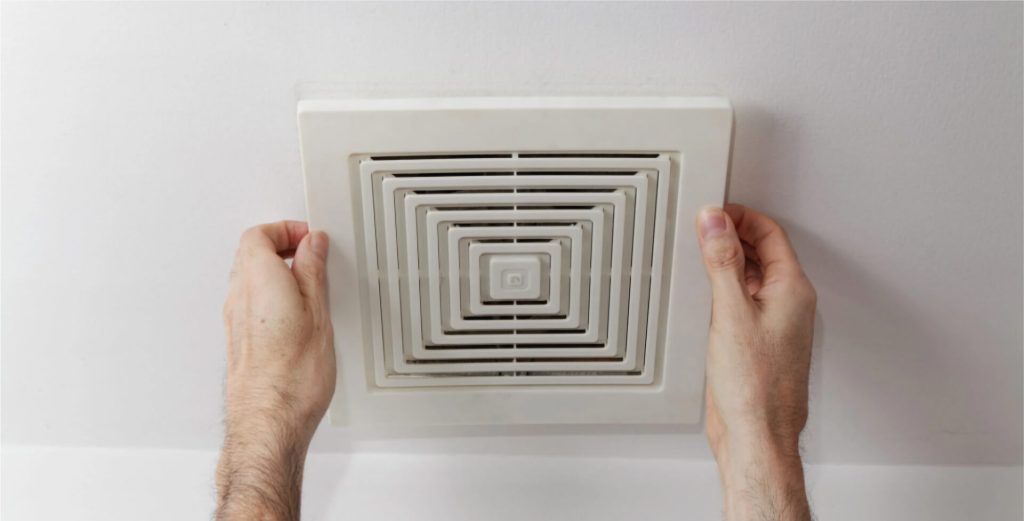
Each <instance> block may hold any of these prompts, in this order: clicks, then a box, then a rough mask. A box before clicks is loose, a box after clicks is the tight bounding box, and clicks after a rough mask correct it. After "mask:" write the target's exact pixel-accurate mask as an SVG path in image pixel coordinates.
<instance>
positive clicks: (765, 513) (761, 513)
mask: <svg viewBox="0 0 1024 521" xmlns="http://www.w3.org/2000/svg"><path fill="white" fill-rule="evenodd" d="M715 457H716V459H717V461H718V467H719V469H720V474H721V480H722V493H723V496H724V497H723V500H724V504H725V519H726V520H728V521H809V520H810V519H811V512H810V507H809V506H808V504H807V493H806V490H805V489H804V472H803V465H802V463H801V461H800V454H799V450H798V447H797V442H796V440H793V441H792V442H788V441H787V442H782V441H778V440H773V439H771V438H770V437H768V436H761V435H753V434H745V435H742V436H736V437H732V438H730V439H726V440H722V444H721V446H720V447H719V450H718V451H717V452H716V455H715Z"/></svg>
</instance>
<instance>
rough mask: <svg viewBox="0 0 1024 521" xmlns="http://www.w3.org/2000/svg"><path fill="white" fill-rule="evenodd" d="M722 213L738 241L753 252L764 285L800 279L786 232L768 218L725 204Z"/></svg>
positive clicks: (795, 259) (743, 207) (800, 273)
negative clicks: (747, 245)
mask: <svg viewBox="0 0 1024 521" xmlns="http://www.w3.org/2000/svg"><path fill="white" fill-rule="evenodd" d="M725 212H726V213H727V214H728V215H729V217H731V218H732V221H733V222H734V223H735V225H736V231H737V233H738V234H739V237H740V239H741V240H742V241H744V242H747V243H749V244H750V245H751V246H752V247H753V248H754V251H755V253H756V254H757V259H758V260H759V261H760V263H761V271H762V273H763V274H764V282H765V283H769V282H772V281H778V280H782V279H787V278H793V277H800V276H802V275H803V270H802V269H801V268H800V263H799V261H797V258H796V252H794V251H793V246H792V245H791V244H790V242H789V237H788V236H787V235H786V231H785V230H783V229H782V227H781V226H779V224H778V223H777V222H775V221H774V220H773V219H772V218H771V217H768V216H767V215H764V214H762V213H759V212H757V211H755V210H751V209H750V208H747V207H745V206H742V205H738V204H727V205H726V206H725Z"/></svg>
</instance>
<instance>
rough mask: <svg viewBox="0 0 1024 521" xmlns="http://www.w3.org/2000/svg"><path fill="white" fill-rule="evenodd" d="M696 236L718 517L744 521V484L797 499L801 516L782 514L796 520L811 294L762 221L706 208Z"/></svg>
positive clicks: (781, 234)
mask: <svg viewBox="0 0 1024 521" xmlns="http://www.w3.org/2000/svg"><path fill="white" fill-rule="evenodd" d="M697 230H698V235H699V237H700V245H701V250H702V253H703V257H704V265H705V268H706V269H707V272H708V277H709V278H710V281H711V289H712V295H713V296H712V311H711V332H710V337H709V341H708V352H707V367H706V373H707V392H706V397H707V398H706V399H707V424H706V431H707V436H708V442H709V444H710V446H711V450H712V452H713V453H714V455H715V459H716V461H717V462H718V465H719V469H720V471H721V474H722V481H723V485H724V489H725V490H724V491H723V492H724V497H725V500H726V517H727V518H730V519H731V518H734V517H735V518H736V519H745V518H746V517H747V516H748V515H749V514H751V513H752V511H751V510H750V509H751V508H755V507H753V506H751V505H750V504H749V503H750V499H752V498H756V497H757V496H758V495H759V494H758V493H757V491H755V493H754V494H751V493H750V490H749V489H750V487H751V486H753V484H752V483H754V482H756V483H762V484H764V487H766V488H771V487H773V486H780V487H783V489H780V490H774V491H772V490H765V491H764V492H765V494H764V495H765V496H773V497H775V499H778V498H779V497H782V498H786V497H790V498H792V497H797V496H799V500H800V501H799V502H800V503H802V505H803V506H802V508H798V509H792V505H790V508H791V510H790V511H791V512H799V511H801V510H802V511H806V496H805V493H804V488H803V471H802V467H801V463H800V455H799V437H800V432H801V431H802V430H803V428H804V425H805V424H806V422H807V400H808V378H809V372H810V362H811V341H812V338H813V334H814V309H815V305H816V298H817V297H816V295H815V291H814V288H813V287H812V286H811V283H810V281H809V280H808V279H807V276H806V275H804V272H803V270H802V269H801V267H800V264H799V262H798V261H797V258H796V254H795V253H794V251H793V248H792V246H791V245H790V243H789V239H788V238H787V236H786V232H785V231H784V230H783V229H782V228H781V227H780V226H779V225H778V224H777V223H776V222H775V221H773V220H772V219H771V218H769V217H767V216H765V215H763V214H760V213H758V212H756V211H754V210H751V209H749V208H746V207H743V206H740V205H734V204H730V205H726V206H725V208H724V209H720V208H713V207H708V208H705V209H704V210H702V211H701V213H700V216H699V217H698V219H697ZM762 499H765V500H766V501H771V500H772V498H771V497H766V498H762ZM776 506H778V505H776ZM779 508H780V510H781V511H784V510H785V509H784V508H781V507H779ZM807 516H809V513H808V514H807ZM808 518H809V517H808ZM786 519H790V518H789V517H787V518H786ZM792 519H803V517H800V516H796V517H793V518H792Z"/></svg>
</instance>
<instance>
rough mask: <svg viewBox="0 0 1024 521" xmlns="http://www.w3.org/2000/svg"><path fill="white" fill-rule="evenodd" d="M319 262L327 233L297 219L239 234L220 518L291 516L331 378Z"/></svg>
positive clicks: (227, 308)
mask: <svg viewBox="0 0 1024 521" xmlns="http://www.w3.org/2000/svg"><path fill="white" fill-rule="evenodd" d="M289 257H292V258H293V260H292V266H291V267H290V268H289V267H288V265H287V264H286V262H285V259H287V258H289ZM326 259H327V236H326V235H325V234H324V233H323V232H309V230H308V228H307V226H306V224H305V223H302V222H296V221H282V222H277V223H273V224H264V225H260V226H256V227H253V228H250V229H249V230H247V231H246V232H245V233H244V234H243V235H242V238H241V241H240V244H239V247H238V253H237V254H236V257H235V264H234V268H233V270H232V274H231V285H230V289H229V291H228V298H227V302H226V303H225V304H224V325H225V329H226V332H227V366H228V367H227V385H226V389H225V398H224V415H225V419H224V426H225V440H224V449H223V452H222V454H221V460H220V463H219V464H218V470H217V486H218V492H219V502H218V503H219V507H218V519H243V518H257V517H258V518H260V519H264V518H266V519H298V508H299V505H298V502H299V497H300V496H299V493H298V491H299V489H300V486H301V482H302V467H303V463H304V461H305V456H306V450H307V449H308V447H309V442H310V440H311V439H312V437H313V433H314V431H315V430H316V427H317V424H318V423H319V422H320V420H321V419H322V418H323V415H324V413H325V412H326V410H327V406H328V405H329V404H330V401H331V397H332V396H333V394H334V385H335V373H336V367H335V358H334V345H333V344H334V343H333V339H332V338H333V337H332V329H331V320H330V315H329V313H328V311H327V290H326V284H325V282H326V280H325V272H326V266H325V262H326Z"/></svg>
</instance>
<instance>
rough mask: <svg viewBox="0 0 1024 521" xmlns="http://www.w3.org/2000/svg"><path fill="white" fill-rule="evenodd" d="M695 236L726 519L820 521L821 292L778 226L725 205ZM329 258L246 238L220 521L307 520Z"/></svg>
mask: <svg viewBox="0 0 1024 521" xmlns="http://www.w3.org/2000/svg"><path fill="white" fill-rule="evenodd" d="M696 227H697V234H698V236H699V238H700V245H701V250H702V253H703V259H704V265H705V267H706V269H707V272H708V277H709V279H710V281H711V287H712V292H713V298H712V319H711V329H710V336H709V342H708V353H707V369H706V372H707V390H706V393H705V394H706V396H707V407H706V410H707V418H706V432H707V437H708V442H709V444H710V446H711V450H712V452H713V453H714V456H715V460H716V461H717V463H718V469H719V474H720V478H721V484H722V492H723V494H722V495H723V500H724V517H725V519H727V520H742V521H751V520H758V521H760V520H771V521H806V520H810V518H811V515H810V510H809V508H808V504H807V497H806V493H805V490H804V477H803V467H802V464H801V461H800V453H799V438H800V432H801V431H802V430H803V428H804V424H805V423H806V421H807V387H808V373H809V370H810V356H811V340H812V337H813V326H814V309H815V301H816V296H815V292H814V288H813V287H812V286H811V284H810V282H809V281H808V279H807V277H806V276H805V275H804V273H803V270H802V269H801V268H800V264H799V263H798V262H797V259H796V255H795V253H794V252H793V248H792V246H791V245H790V242H789V239H788V238H787V236H786V233H785V231H784V230H783V229H782V228H781V227H780V226H779V225H778V224H776V223H775V221H773V220H772V219H770V218H768V217H766V216H764V215H762V214H760V213H758V212H755V211H753V210H751V209H749V208H745V207H743V206H739V205H727V206H726V207H725V208H724V209H722V208H713V207H708V208H705V209H704V210H702V211H701V213H700V215H699V216H698V218H697V223H696ZM288 258H292V265H291V267H289V266H288V265H287V264H286V262H285V260H286V259H288ZM326 258H327V237H326V235H324V234H323V233H322V232H312V233H311V232H310V231H309V230H308V228H307V227H306V224H305V223H301V222H295V221H282V222H278V223H273V224H264V225H261V226H256V227H254V228H251V229H249V230H247V231H246V232H245V233H244V234H243V235H242V239H241V241H240V244H239V247H238V253H237V255H236V258H235V264H234V269H233V271H232V275H231V287H230V290H229V293H228V298H227V302H226V303H225V305H224V324H225V329H226V333H227V362H228V370H227V385H226V390H225V400H224V410H225V421H224V424H225V438H224V448H223V450H222V452H221V458H220V462H219V464H218V466H217V496H218V506H217V519H218V520H243V519H245V520H289V521H294V520H298V519H299V505H300V501H301V496H302V494H301V487H302V469H303V465H304V462H305V458H306V451H307V449H308V447H309V442H310V440H311V439H312V437H313V433H314V431H315V430H316V427H317V425H318V424H319V422H320V420H321V419H322V418H323V415H324V413H325V412H326V410H327V406H328V404H329V403H330V401H331V398H332V396H333V394H334V382H335V376H336V374H335V373H336V366H335V358H334V350H333V336H332V335H333V332H332V330H331V321H330V315H329V313H328V311H327V296H326V276H325V262H326Z"/></svg>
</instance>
